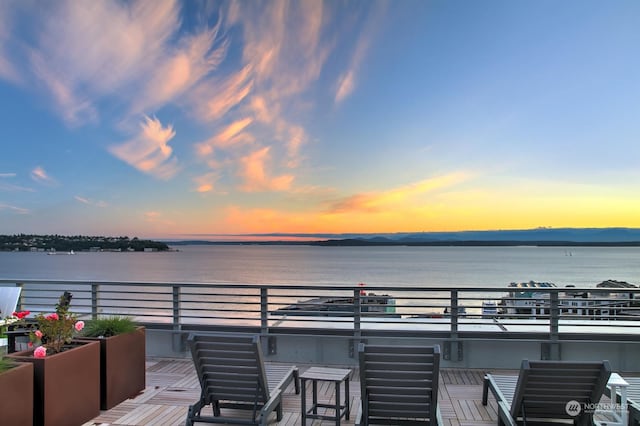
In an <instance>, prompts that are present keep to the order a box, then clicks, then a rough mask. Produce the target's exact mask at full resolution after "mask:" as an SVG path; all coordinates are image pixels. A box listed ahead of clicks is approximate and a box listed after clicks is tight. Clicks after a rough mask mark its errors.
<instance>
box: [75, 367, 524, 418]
mask: <svg viewBox="0 0 640 426" xmlns="http://www.w3.org/2000/svg"><path fill="white" fill-rule="evenodd" d="M299 367H300V370H301V372H302V371H304V370H305V369H306V368H308V367H309V366H303V365H300V366H299ZM516 374H517V373H516ZM483 376H484V371H481V370H461V369H444V370H441V379H440V392H439V398H438V399H439V402H440V411H441V413H442V418H443V421H444V426H464V425H469V426H484V425H495V424H496V423H497V414H496V403H495V400H493V398H492V397H490V398H489V404H488V405H487V406H483V405H482V403H481V397H482V378H483ZM146 385H147V386H146V389H145V390H144V392H142V393H141V394H139V395H138V396H137V397H135V398H133V399H129V400H127V401H125V402H123V403H122V404H120V405H118V406H117V407H115V408H113V409H111V410H109V411H103V412H101V413H100V416H98V417H96V418H95V419H94V420H92V421H90V422H87V423H86V424H85V425H83V426H97V425H105V426H106V425H111V426H121V425H123V426H124V425H157V426H170V425H184V420H185V418H186V413H187V407H188V406H189V405H191V404H193V403H194V402H195V401H196V400H197V399H198V397H199V393H200V385H199V384H198V379H197V377H196V374H195V370H194V368H193V365H192V362H191V360H188V359H184V360H182V359H148V360H147V383H146ZM307 386H310V383H308V384H307ZM350 393H351V395H350V399H351V401H350V406H351V413H352V415H351V419H350V420H349V421H345V420H344V419H343V421H342V422H341V424H344V425H353V424H354V420H355V416H356V413H357V412H358V410H359V406H360V382H359V378H358V374H357V372H356V371H354V372H353V373H352V375H351V386H350ZM307 398H308V399H309V402H310V398H311V391H310V390H309V391H308V392H307ZM332 398H333V385H332V384H331V385H329V384H328V383H327V382H319V383H318V399H319V400H320V401H323V402H329V401H331V399H332ZM308 405H309V404H308ZM205 410H209V407H207V408H205ZM243 414H244V413H243ZM198 424H205V423H198ZM270 424H272V425H286V426H294V425H295V426H298V425H300V424H301V415H300V395H296V394H295V392H294V390H293V386H290V387H289V388H288V389H287V390H286V392H285V394H284V417H283V419H282V421H281V422H276V420H275V415H273V420H272V422H271V423H270ZM312 424H313V425H332V424H334V423H333V422H328V421H320V420H315V421H314V422H313V423H311V420H309V421H308V422H307V425H312Z"/></svg>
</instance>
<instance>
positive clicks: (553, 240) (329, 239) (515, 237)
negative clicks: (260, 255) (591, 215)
mask: <svg viewBox="0 0 640 426" xmlns="http://www.w3.org/2000/svg"><path fill="white" fill-rule="evenodd" d="M251 237H255V238H256V240H255V241H251ZM285 237H286V238H287V239H290V238H292V237H299V238H306V239H309V238H317V240H315V241H297V242H295V241H283V239H284V238H285ZM167 243H168V244H170V245H181V244H298V245H301V244H302V245H323V246H380V245H434V246H444V245H468V246H513V245H541V246H562V245H567V246H571V245H581V246H589V245H594V246H640V228H536V229H521V230H491V231H459V232H405V233H394V234H251V235H239V236H238V241H235V242H229V241H225V242H216V241H215V240H211V241H208V240H202V239H200V240H198V241H195V240H191V241H189V240H183V241H173V242H171V241H167Z"/></svg>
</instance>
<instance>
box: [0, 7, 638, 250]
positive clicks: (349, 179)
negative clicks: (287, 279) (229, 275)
mask: <svg viewBox="0 0 640 426" xmlns="http://www.w3.org/2000/svg"><path fill="white" fill-rule="evenodd" d="M639 70H640V3H639V2H637V1H631V0H630V1H610V2H603V1H590V0H580V1H562V2H557V1H519V2H513V1H455V0H452V1H428V0H420V1H417V0H402V1H379V0H368V1H345V2H337V1H328V2H321V1H315V0H313V1H243V2H217V1H216V2H205V1H189V2H184V3H182V2H174V1H168V0H160V1H127V2H125V1H106V0H105V1H96V2H79V1H71V0H70V1H58V2H41V1H13V0H8V1H3V2H0V114H1V116H2V123H3V126H2V128H3V133H4V134H3V137H2V155H1V156H0V233H3V234H14V233H47V234H49V233H58V234H89V235H129V236H139V237H152V238H160V237H176V236H202V235H212V234H215V235H218V234H243V233H247V234H248V233H271V232H284V233H296V234H297V233H340V232H358V233H365V232H371V233H376V232H380V233H382V232H409V231H457V230H482V229H527V228H535V227H539V226H549V227H608V226H626V227H640V198H639V197H638V194H639V193H640V144H639V143H638V142H639V136H640V119H639V118H640V117H639V115H640V73H639Z"/></svg>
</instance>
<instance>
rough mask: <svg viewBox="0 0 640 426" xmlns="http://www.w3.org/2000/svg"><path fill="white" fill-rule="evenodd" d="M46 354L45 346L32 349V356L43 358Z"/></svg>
mask: <svg viewBox="0 0 640 426" xmlns="http://www.w3.org/2000/svg"><path fill="white" fill-rule="evenodd" d="M46 355H47V348H45V347H44V346H38V347H37V348H36V349H35V350H34V351H33V356H34V358H44V357H45V356H46Z"/></svg>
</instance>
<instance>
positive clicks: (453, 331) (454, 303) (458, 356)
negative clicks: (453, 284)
mask: <svg viewBox="0 0 640 426" xmlns="http://www.w3.org/2000/svg"><path fill="white" fill-rule="evenodd" d="M449 297H450V299H451V316H450V317H449V321H450V327H451V328H450V330H449V333H450V336H451V338H450V340H449V341H448V342H444V345H443V346H444V348H443V355H442V357H443V358H444V359H446V360H450V361H462V358H463V352H462V342H461V341H459V340H458V313H459V307H458V290H451V293H450V296H449ZM453 354H455V356H454V355H453Z"/></svg>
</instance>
